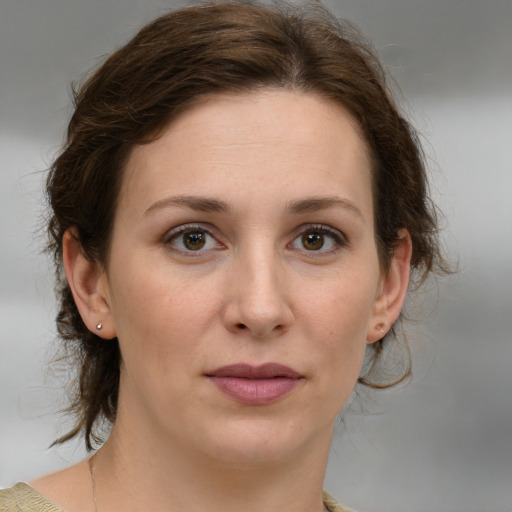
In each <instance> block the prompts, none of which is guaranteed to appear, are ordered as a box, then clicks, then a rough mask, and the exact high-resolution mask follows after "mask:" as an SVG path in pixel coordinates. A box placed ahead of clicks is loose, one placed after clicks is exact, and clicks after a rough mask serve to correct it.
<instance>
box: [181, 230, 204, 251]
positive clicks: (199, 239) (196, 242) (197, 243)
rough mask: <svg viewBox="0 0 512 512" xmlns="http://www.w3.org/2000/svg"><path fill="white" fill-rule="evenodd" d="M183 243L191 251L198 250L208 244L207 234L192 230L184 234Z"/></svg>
mask: <svg viewBox="0 0 512 512" xmlns="http://www.w3.org/2000/svg"><path fill="white" fill-rule="evenodd" d="M183 245H184V246H185V247H186V248H187V249H189V250H190V251H198V250H200V249H202V248H203V247H204V246H205V245H206V236H205V233H204V232H203V231H191V232H189V233H184V234H183Z"/></svg>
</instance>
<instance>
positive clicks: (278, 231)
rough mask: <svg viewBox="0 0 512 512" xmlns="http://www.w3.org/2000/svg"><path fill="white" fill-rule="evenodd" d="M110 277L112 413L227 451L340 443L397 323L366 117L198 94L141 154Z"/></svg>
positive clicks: (131, 172)
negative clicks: (359, 123) (352, 400)
mask: <svg viewBox="0 0 512 512" xmlns="http://www.w3.org/2000/svg"><path fill="white" fill-rule="evenodd" d="M104 279H105V281H104V283H105V290H106V291H105V296H106V300H107V303H108V306H109V308H110V312H111V317H109V318H103V319H102V320H103V323H104V325H105V326H106V327H107V328H108V329H111V331H112V333H113V335H117V336H118V339H119V343H120V347H121V352H122V359H123V363H122V369H121V387H120V397H119V415H118V419H117V423H120V424H121V423H122V422H126V424H128V422H132V425H131V427H130V428H139V429H140V431H141V432H144V434H143V435H145V436H146V437H147V439H159V440H162V439H164V440H167V441H166V442H175V443H176V444H179V446H180V447H181V448H180V449H183V450H190V451H191V452H194V451H195V452H201V453H203V454H206V455H209V456H213V457H215V458H219V457H220V458H225V459H226V460H230V461H237V460H243V461H247V460H259V459H262V460H268V459H269V458H272V459H274V460H277V459H279V458H281V457H291V456H293V455H294V454H298V453H300V452H301V450H308V449H311V448H312V447H317V446H320V445H321V446H324V447H325V446H328V444H329V442H330V438H331V435H332V429H333V425H334V422H335V419H336V416H337V415H338V413H339V412H340V410H341V409H342V407H343V405H344V404H345V402H346V400H347V398H348V397H349V395H350V394H351V392H352V390H353V388H354V385H355V383H356V380H357V377H358V375H359V372H360V369H361V365H362V361H363V355H364V352H365V346H366V344H367V343H368V342H371V341H375V340H376V339H377V338H378V337H381V336H382V334H381V335H380V336H379V335H378V334H376V328H377V327H378V326H377V324H378V323H379V321H381V320H386V319H384V318H383V315H382V310H383V307H384V306H383V304H384V303H385V302H386V300H387V299H386V298H385V297H384V298H383V295H384V294H385V290H386V277H384V276H382V275H381V272H380V267H379V261H378V257H377V250H376V245H375V239H374V224H373V206H372V193H371V174H370V160H369V157H368V153H367V150H366V147H365V144H364V142H363V140H362V138H361V136H360V134H359V131H358V129H357V127H356V125H355V122H354V121H353V119H352V118H351V116H350V115H349V114H348V113H347V112H346V111H345V110H344V109H342V108H341V107H340V106H337V105H335V104H334V103H330V102H328V101H327V100H324V99H321V98H319V97H317V96H314V95H308V94H299V93H293V92H286V91H279V90H265V91H262V92H257V93H252V94H246V95H245V94H244V95H242V94H241V95H219V96H214V97H211V98H209V99H206V100H203V101H201V102H200V103H199V104H197V105H195V106H194V107H192V108H190V109H189V110H188V111H186V112H185V113H183V114H181V116H180V117H178V118H177V119H176V120H174V121H173V122H172V123H171V124H170V126H169V127H168V128H167V129H166V130H165V131H164V132H163V135H162V136H161V137H160V138H159V139H158V140H155V141H154V142H152V143H150V144H147V145H143V146H139V147H136V148H135V149H134V150H133V153H132V154H131V156H130V158H129V161H128V164H127V167H126V170H125V174H124V178H123V183H122V187H121V192H120V197H119V203H118V208H117V212H116V217H115V223H114V230H113V238H112V242H111V253H110V256H109V261H108V267H107V271H106V277H104ZM388 320H391V321H393V320H394V318H391V319H388ZM117 426H118V425H116V428H117ZM326 443H327V444H326Z"/></svg>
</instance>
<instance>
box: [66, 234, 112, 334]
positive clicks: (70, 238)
mask: <svg viewBox="0 0 512 512" xmlns="http://www.w3.org/2000/svg"><path fill="white" fill-rule="evenodd" d="M62 258H63V263H64V270H65V272H66V278H67V280H68V284H69V287H70V288H71V292H72V293H73V298H74V300H75V304H76V306H77V308H78V311H79V312H80V316H81V317H82V320H83V321H84V323H85V325H86V326H87V328H88V329H89V330H90V331H91V332H93V333H95V334H97V335H98V336H101V337H102V338H106V339H111V338H115V337H116V332H115V326H114V322H113V318H112V312H111V307H110V297H109V294H108V285H107V280H106V274H105V271H104V270H103V267H102V265H101V264H100V263H99V262H97V261H93V260H90V259H89V258H87V257H86V256H85V254H84V252H83V249H82V246H81V244H80V240H79V238H78V236H77V234H76V232H75V230H73V229H68V230H67V231H66V233H65V234H64V236H63V238H62Z"/></svg>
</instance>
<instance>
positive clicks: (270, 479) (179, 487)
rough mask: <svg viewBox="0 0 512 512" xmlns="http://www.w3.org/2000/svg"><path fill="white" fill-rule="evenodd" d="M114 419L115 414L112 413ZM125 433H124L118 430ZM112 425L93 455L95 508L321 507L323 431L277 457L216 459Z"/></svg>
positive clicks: (313, 510)
mask: <svg viewBox="0 0 512 512" xmlns="http://www.w3.org/2000/svg"><path fill="white" fill-rule="evenodd" d="M118 419H119V418H118ZM125 434H126V435H125ZM127 434H128V433H127V432H123V431H121V429H119V428H114V430H113V432H112V435H111V437H110V438H109V440H108V441H107V443H106V444H105V445H104V446H103V448H102V449H101V450H100V451H99V452H98V453H97V454H96V455H95V458H94V473H95V486H96V497H97V512H105V511H108V512H117V511H118V510H119V511H121V510H123V511H130V510H152V511H153V512H160V511H162V512H163V511H164V510H165V511H166V512H174V511H176V512H177V511H178V510H180V511H181V510H187V511H190V512H203V511H209V512H217V511H218V512H221V511H222V512H235V511H236V512H239V511H240V510H243V511H244V512H261V511H262V510H264V511H265V512H273V511H276V512H277V511H279V512H292V511H293V512H321V511H323V510H324V509H323V505H322V486H323V480H324V475H325V468H326V465H327V457H328V452H329V444H330V438H329V440H328V442H327V443H324V444H325V446H323V447H322V449H321V450H319V449H318V448H319V447H318V445H316V444H315V445H314V446H311V447H309V449H304V450H301V453H300V454H295V455H293V456H290V457H288V458H287V459H286V460H280V461H272V462H268V461H258V462H255V463H254V462H244V463H241V462H240V461H222V462H219V461H218V460H212V459H211V458H210V457H208V456H206V455H204V454H201V453H197V452H195V453H193V452H192V451H191V450H190V449H187V448H186V447H185V448H184V447H182V446H180V445H179V443H176V444H175V445H173V444H169V443H161V442H155V438H150V441H152V442H148V437H150V436H144V441H143V442H139V443H138V444H137V445H134V443H133V442H130V440H131V439H138V441H139V440H140V439H141V436H139V437H133V436H132V435H127Z"/></svg>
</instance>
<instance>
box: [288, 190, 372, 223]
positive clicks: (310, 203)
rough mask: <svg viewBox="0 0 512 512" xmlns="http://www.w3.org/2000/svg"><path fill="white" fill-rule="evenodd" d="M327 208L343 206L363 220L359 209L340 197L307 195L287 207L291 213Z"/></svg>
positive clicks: (310, 211)
mask: <svg viewBox="0 0 512 512" xmlns="http://www.w3.org/2000/svg"><path fill="white" fill-rule="evenodd" d="M328 208H344V209H346V210H349V211H350V212H352V213H354V214H356V215H357V216H358V217H359V218H360V219H361V220H362V221H363V222H365V218H364V216H363V214H362V212H361V210H360V209H359V208H358V207H357V206H356V205H355V204H354V203H353V202H352V201H350V200H349V199H344V198H341V197H330V196H328V197H309V198H307V199H299V200H298V201H293V202H291V203H289V204H288V209H289V210H290V211H292V212H293V213H297V214H299V213H312V212H318V211H320V210H327V209H328Z"/></svg>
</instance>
